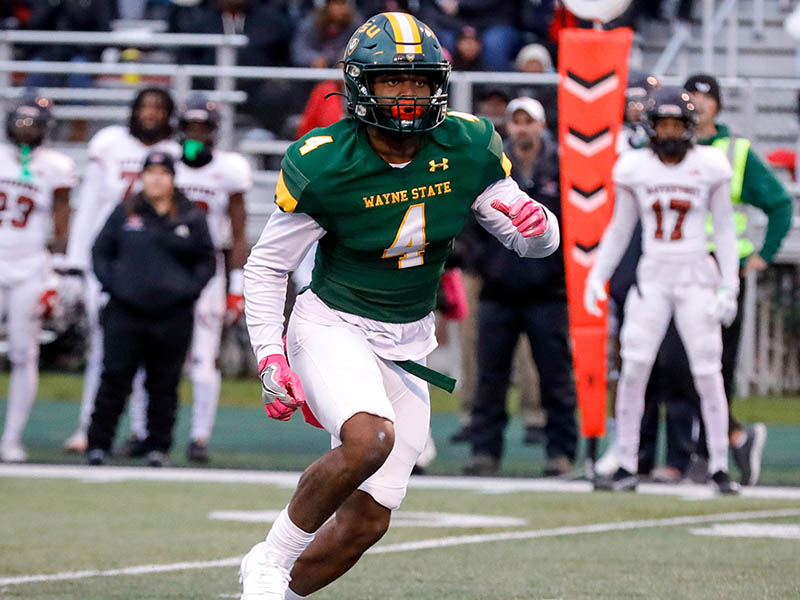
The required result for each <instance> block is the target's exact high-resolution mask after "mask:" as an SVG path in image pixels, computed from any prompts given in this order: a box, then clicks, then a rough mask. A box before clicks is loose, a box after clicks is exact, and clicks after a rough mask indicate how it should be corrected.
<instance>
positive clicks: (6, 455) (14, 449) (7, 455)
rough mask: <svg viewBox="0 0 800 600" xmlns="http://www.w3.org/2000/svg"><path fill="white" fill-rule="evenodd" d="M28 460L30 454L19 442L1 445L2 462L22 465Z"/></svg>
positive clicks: (0, 456) (0, 458)
mask: <svg viewBox="0 0 800 600" xmlns="http://www.w3.org/2000/svg"><path fill="white" fill-rule="evenodd" d="M26 460H28V453H27V452H25V448H23V447H22V444H20V443H19V442H3V443H2V444H0V461H3V462H7V463H22V462H25V461H26Z"/></svg>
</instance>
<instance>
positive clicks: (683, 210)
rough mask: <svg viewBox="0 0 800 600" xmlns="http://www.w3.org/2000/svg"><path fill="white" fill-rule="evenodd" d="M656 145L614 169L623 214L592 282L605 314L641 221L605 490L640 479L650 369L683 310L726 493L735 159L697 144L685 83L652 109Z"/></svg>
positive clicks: (729, 488) (589, 287)
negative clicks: (725, 363) (615, 459)
mask: <svg viewBox="0 0 800 600" xmlns="http://www.w3.org/2000/svg"><path fill="white" fill-rule="evenodd" d="M644 125H645V129H646V131H647V135H648V137H649V139H650V146H649V147H648V148H642V149H639V150H630V151H628V152H625V153H623V154H621V155H620V158H619V160H618V161H617V164H616V165H615V167H614V181H615V184H616V189H617V196H616V203H615V206H614V216H613V218H612V221H611V224H610V225H609V227H608V229H607V230H606V232H605V234H604V235H603V239H602V241H601V243H600V247H599V249H598V255H597V261H596V263H595V265H594V267H593V268H592V270H591V271H590V273H589V276H588V278H587V280H586V289H585V293H584V304H585V307H586V310H587V312H589V313H591V314H594V315H598V316H599V315H600V314H601V311H600V308H599V307H598V305H597V302H598V301H599V300H605V299H606V291H605V284H606V282H607V281H608V279H609V277H610V276H611V274H612V273H613V271H614V269H615V268H616V266H617V263H618V262H619V260H620V258H621V256H622V253H623V252H624V251H625V249H626V248H627V246H628V242H629V241H630V238H631V234H632V232H633V229H634V227H635V226H636V222H637V220H638V219H640V220H641V222H642V258H641V259H640V261H639V265H638V267H637V280H636V284H635V285H634V286H633V287H632V288H631V290H630V291H629V292H628V296H627V299H626V301H625V320H624V323H623V325H622V331H621V333H620V346H621V349H620V355H621V357H622V372H621V374H620V379H619V383H618V385H617V399H616V419H617V444H618V451H619V465H620V466H619V468H618V469H617V471H616V472H615V473H614V474H613V475H612V476H611V477H610V478H599V479H598V480H597V481H596V484H595V487H596V488H597V489H614V490H621V489H626V490H633V489H635V488H636V485H637V482H638V480H637V476H636V472H637V460H638V459H637V456H638V451H639V433H640V426H641V420H642V411H643V409H644V394H645V388H646V386H647V381H648V377H649V375H650V370H651V368H652V365H653V361H654V359H655V357H656V353H657V352H658V349H659V346H660V345H661V341H662V339H663V337H664V333H665V332H666V329H667V326H668V324H669V322H670V319H671V318H672V317H673V316H674V319H675V323H676V326H677V328H678V332H679V333H680V336H681V339H682V341H683V344H684V346H685V347H686V351H687V354H688V357H689V363H690V365H691V370H692V376H693V378H694V382H695V386H696V388H697V390H698V392H699V394H700V398H701V412H702V416H703V422H704V424H705V426H706V428H707V431H708V443H709V453H710V461H709V470H710V472H711V474H712V478H713V480H714V482H715V483H716V485H717V487H718V489H719V491H720V492H721V493H726V494H730V493H735V492H736V487H735V486H734V485H733V484H731V482H730V478H729V476H728V436H727V423H728V405H727V401H726V399H725V390H724V388H723V384H722V374H721V370H720V369H721V362H720V361H721V356H722V337H721V326H720V325H721V324H726V323H729V322H730V320H731V319H733V317H734V316H735V315H736V295H737V292H738V287H739V279H738V273H737V271H738V259H737V255H736V237H735V233H734V226H733V213H732V209H731V203H730V189H729V186H730V176H731V171H730V166H729V165H728V161H727V158H726V157H725V155H724V154H723V153H722V152H720V151H719V150H717V149H715V148H710V147H705V146H696V145H695V144H694V141H693V138H694V133H695V107H694V105H693V104H692V103H691V101H690V99H689V95H688V93H687V92H686V91H684V90H679V89H677V88H664V89H661V90H658V91H657V92H655V94H654V95H653V98H652V100H651V102H650V104H649V106H648V108H647V112H646V116H645V121H644ZM709 212H710V213H711V218H712V220H713V223H714V236H713V237H714V242H715V245H716V259H717V260H716V262H715V261H714V259H713V258H712V257H711V256H710V255H709V253H708V248H707V239H706V215H707V214H708V213H709Z"/></svg>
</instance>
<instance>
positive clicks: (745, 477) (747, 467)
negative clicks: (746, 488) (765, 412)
mask: <svg viewBox="0 0 800 600" xmlns="http://www.w3.org/2000/svg"><path fill="white" fill-rule="evenodd" d="M744 434H745V435H746V436H747V438H746V439H745V442H744V444H742V445H741V446H739V447H738V448H734V447H733V446H731V450H733V461H734V462H735V463H736V466H737V467H738V468H739V471H740V472H741V474H742V478H741V479H740V480H739V481H741V483H742V485H755V484H757V483H758V478H759V476H760V475H761V457H762V456H763V454H764V444H765V443H766V441H767V426H766V425H764V424H763V423H755V424H753V425H747V426H746V427H745V428H744Z"/></svg>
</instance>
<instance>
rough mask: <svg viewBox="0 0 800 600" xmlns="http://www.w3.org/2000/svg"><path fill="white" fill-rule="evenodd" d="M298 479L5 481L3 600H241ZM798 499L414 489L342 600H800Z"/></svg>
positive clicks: (24, 473)
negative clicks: (243, 560) (242, 561)
mask: <svg viewBox="0 0 800 600" xmlns="http://www.w3.org/2000/svg"><path fill="white" fill-rule="evenodd" d="M296 478H297V473H293V472H265V471H247V470H225V469H219V470H216V469H215V470H210V469H162V470H155V469H147V468H142V467H103V468H89V467H84V466H81V465H38V466H37V465H0V498H2V507H3V509H2V511H0V556H1V557H2V561H0V563H1V564H2V566H1V567H0V598H9V599H11V598H14V599H17V598H19V599H22V598H24V599H25V600H45V599H47V600H51V599H56V598H57V599H64V600H86V599H103V600H117V599H119V600H123V599H124V600H145V599H187V600H188V599H192V600H198V599H208V600H212V599H217V598H238V597H239V596H238V591H239V586H238V584H237V568H238V562H239V558H240V557H241V555H242V554H244V552H246V551H247V550H248V549H249V548H250V546H251V545H252V544H254V543H255V542H257V541H259V539H261V538H263V536H264V534H265V532H266V530H267V528H268V527H269V525H268V523H269V522H270V521H271V519H272V518H274V516H275V514H276V513H277V511H279V510H280V509H281V508H282V507H283V506H284V504H285V503H286V501H287V500H288V498H289V497H290V493H291V489H292V487H293V486H294V483H295V482H296ZM798 556H800V490H798V489H797V488H790V487H783V488H769V487H758V488H754V489H750V490H747V491H746V493H745V494H744V495H743V496H742V497H739V498H719V497H715V496H713V495H712V494H711V492H710V490H709V489H708V488H706V487H705V486H688V485H687V486H671V487H670V486H658V485H654V484H645V485H643V486H642V487H641V490H640V492H638V493H636V494H608V493H592V492H590V490H589V484H588V483H586V482H582V481H569V482H568V481H559V480H548V479H531V478H507V479H499V478H498V479H474V478H472V479H464V478H458V477H414V478H413V481H412V485H411V489H410V490H409V493H408V496H407V498H406V501H405V503H404V504H403V507H402V510H400V511H398V512H397V513H396V514H395V516H394V519H393V526H392V528H391V529H390V530H389V533H388V534H387V535H386V536H385V538H384V539H383V540H382V541H381V542H380V543H379V544H378V545H377V546H375V547H374V548H373V550H372V551H371V552H370V554H369V555H367V556H365V557H364V558H363V559H362V560H361V562H360V563H358V565H357V566H356V567H355V568H354V569H353V570H352V571H351V572H349V573H348V574H347V575H346V576H345V577H344V578H342V579H341V580H339V581H338V582H336V583H335V584H333V585H332V586H330V587H329V588H326V589H324V590H322V591H320V592H318V593H317V594H315V595H314V596H313V597H314V598H319V599H320V600H326V599H327V600H332V599H342V598H347V599H364V600H368V599H370V600H371V599H374V598H382V599H395V598H397V599H400V598H404V599H405V598H424V599H431V600H434V599H445V598H447V599H459V600H478V599H495V598H496V599H555V598H564V599H566V598H609V599H611V598H693V599H697V598H708V599H711V598H732V597H736V598H764V599H765V598H776V599H777V598H781V599H784V598H798V597H800V572H798V568H797V558H798Z"/></svg>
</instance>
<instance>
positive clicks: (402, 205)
mask: <svg viewBox="0 0 800 600" xmlns="http://www.w3.org/2000/svg"><path fill="white" fill-rule="evenodd" d="M510 172H511V163H510V161H509V160H508V158H506V156H505V155H504V154H503V144H502V140H501V139H500V136H499V135H498V134H497V132H496V131H495V130H494V127H493V126H492V124H491V123H490V122H489V121H488V120H486V119H480V118H478V117H475V116H473V115H469V114H465V113H456V112H450V113H448V116H447V118H446V119H445V120H444V122H443V123H442V124H441V125H439V126H438V127H436V129H434V130H432V131H431V132H430V133H429V134H426V135H424V136H423V137H422V145H421V147H420V149H419V152H418V153H417V155H416V156H415V157H414V159H413V160H412V161H411V162H410V163H409V164H407V165H406V166H405V167H403V168H402V169H400V168H395V167H393V166H392V165H390V164H388V163H386V161H384V160H383V159H382V158H381V157H380V156H378V155H377V154H376V153H375V151H374V150H373V149H372V147H371V146H370V144H369V141H368V139H367V132H366V127H365V126H364V125H361V124H359V123H358V122H357V121H356V120H354V119H349V118H346V119H342V120H341V121H338V122H337V123H335V124H333V125H331V126H329V127H325V128H321V129H314V130H313V131H311V132H309V133H308V134H307V135H306V136H304V137H303V138H301V139H300V140H298V141H297V142H295V143H294V144H292V146H291V147H290V148H289V150H288V151H287V153H286V156H285V157H284V159H283V162H282V164H281V174H280V178H279V181H278V186H277V189H276V198H275V201H276V203H277V205H278V206H279V207H280V209H281V210H283V211H284V212H295V213H305V214H307V215H309V216H310V217H312V218H313V219H314V220H315V221H316V222H317V223H319V225H320V226H321V227H322V228H323V229H325V231H326V232H327V233H326V235H325V236H324V237H323V238H322V239H321V240H320V242H319V248H318V250H317V255H316V261H315V266H314V273H313V278H312V281H311V289H312V290H313V291H314V292H315V293H316V294H317V295H318V296H319V297H320V298H321V299H322V300H323V301H324V302H325V303H326V304H327V305H328V306H330V307H331V308H334V309H336V310H340V311H343V312H347V313H352V314H356V315H359V316H362V317H366V318H369V319H375V320H378V321H384V322H388V323H407V322H411V321H416V320H418V319H421V318H423V317H424V316H425V315H427V314H428V313H430V312H431V311H432V310H433V309H434V307H435V304H436V292H437V289H438V286H439V278H440V277H441V274H442V272H443V270H444V262H445V259H446V258H447V255H448V254H449V252H450V249H451V245H452V241H453V238H454V237H455V236H456V235H457V234H458V233H460V232H461V230H462V229H463V227H464V224H465V222H466V220H467V218H468V217H469V215H470V212H471V207H472V204H473V202H474V201H475V199H476V198H477V197H478V195H479V194H480V193H481V192H483V191H484V190H485V189H486V188H487V187H488V186H489V185H491V184H492V183H494V182H496V181H498V180H501V179H504V178H505V177H506V176H508V174H509V173H510Z"/></svg>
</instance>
